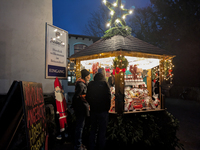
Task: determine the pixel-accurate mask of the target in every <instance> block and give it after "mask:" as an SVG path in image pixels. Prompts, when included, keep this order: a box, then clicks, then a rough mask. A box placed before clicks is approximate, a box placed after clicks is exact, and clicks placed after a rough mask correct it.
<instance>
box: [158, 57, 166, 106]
mask: <svg viewBox="0 0 200 150" xmlns="http://www.w3.org/2000/svg"><path fill="white" fill-rule="evenodd" d="M163 61H164V59H162V60H160V65H159V98H160V100H161V109H165V98H164V95H163V94H162V83H163V69H164V66H163Z"/></svg>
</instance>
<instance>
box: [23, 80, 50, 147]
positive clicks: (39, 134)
mask: <svg viewBox="0 0 200 150" xmlns="http://www.w3.org/2000/svg"><path fill="white" fill-rule="evenodd" d="M21 85H22V88H23V94H22V97H23V98H22V99H23V105H24V115H25V120H26V127H27V128H26V129H27V132H26V133H27V139H28V147H30V150H43V149H44V148H45V137H46V119H45V106H44V98H43V91H42V84H41V83H35V82H25V81H21Z"/></svg>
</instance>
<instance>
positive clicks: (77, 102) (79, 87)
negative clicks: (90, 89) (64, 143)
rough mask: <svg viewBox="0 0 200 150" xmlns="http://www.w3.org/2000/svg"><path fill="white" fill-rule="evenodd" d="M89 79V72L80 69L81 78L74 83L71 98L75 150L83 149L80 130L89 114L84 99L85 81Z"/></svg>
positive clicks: (81, 130)
mask: <svg viewBox="0 0 200 150" xmlns="http://www.w3.org/2000/svg"><path fill="white" fill-rule="evenodd" d="M89 80H90V73H89V72H88V71H87V70H86V69H83V70H81V78H80V79H78V80H77V82H76V84H75V94H74V96H73V100H72V107H73V109H74V112H75V116H76V129H75V141H74V149H75V150H84V146H83V145H82V132H83V127H84V125H85V118H86V117H87V116H89V104H88V102H87V100H86V92H87V83H88V82H89Z"/></svg>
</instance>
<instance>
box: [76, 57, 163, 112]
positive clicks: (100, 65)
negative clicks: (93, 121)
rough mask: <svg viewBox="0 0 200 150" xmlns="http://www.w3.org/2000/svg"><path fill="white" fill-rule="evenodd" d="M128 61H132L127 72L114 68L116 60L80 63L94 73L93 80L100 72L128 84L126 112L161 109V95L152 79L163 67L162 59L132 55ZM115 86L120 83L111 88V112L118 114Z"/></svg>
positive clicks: (125, 90) (108, 59)
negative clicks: (154, 70)
mask: <svg viewBox="0 0 200 150" xmlns="http://www.w3.org/2000/svg"><path fill="white" fill-rule="evenodd" d="M124 58H125V59H126V60H127V61H128V65H127V67H126V68H124V69H119V68H118V67H114V66H113V64H114V63H113V61H114V59H116V58H115V57H107V58H99V59H91V60H83V61H80V64H81V66H80V69H87V70H88V71H90V73H91V74H90V76H91V80H92V79H93V78H94V76H95V74H96V73H98V72H101V73H102V74H103V75H104V76H105V78H106V80H107V81H108V80H109V78H112V74H113V76H118V77H119V78H118V79H119V80H118V81H117V83H119V82H120V84H124V86H123V87H124V89H123V90H124V91H123V92H124V94H125V96H124V106H123V107H124V108H123V110H124V113H131V112H139V111H151V110H154V111H155V110H161V105H160V104H161V103H160V100H159V95H158V93H155V90H154V89H155V88H154V84H153V81H154V80H153V78H152V69H153V68H158V67H159V64H160V59H156V58H142V57H131V56H124ZM117 61H121V60H117ZM122 65H123V64H122ZM157 79H158V78H157ZM122 80H123V81H122ZM115 81H116V80H115ZM115 85H116V82H115V84H114V85H112V86H110V91H111V94H112V100H111V107H110V113H115V106H116V105H115V100H116V97H115V95H116V93H115V91H116V90H115V88H116V86H115Z"/></svg>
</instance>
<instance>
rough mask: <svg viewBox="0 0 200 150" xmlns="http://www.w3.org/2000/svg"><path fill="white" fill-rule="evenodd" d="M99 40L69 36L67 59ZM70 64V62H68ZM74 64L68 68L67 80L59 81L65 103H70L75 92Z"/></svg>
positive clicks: (89, 37)
mask: <svg viewBox="0 0 200 150" xmlns="http://www.w3.org/2000/svg"><path fill="white" fill-rule="evenodd" d="M99 39H100V38H98V37H91V36H84V35H75V34H69V43H68V57H69V56H71V55H73V54H74V53H77V52H79V51H80V50H82V49H84V48H85V47H87V46H90V45H91V44H93V43H94V42H96V41H98V40H99ZM68 63H70V62H68ZM73 68H74V64H71V66H69V68H68V77H67V80H61V82H62V86H63V89H64V93H65V96H66V99H67V101H69V102H70V101H71V99H72V96H73V94H74V91H75V81H76V77H75V72H73V71H72V70H73Z"/></svg>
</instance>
